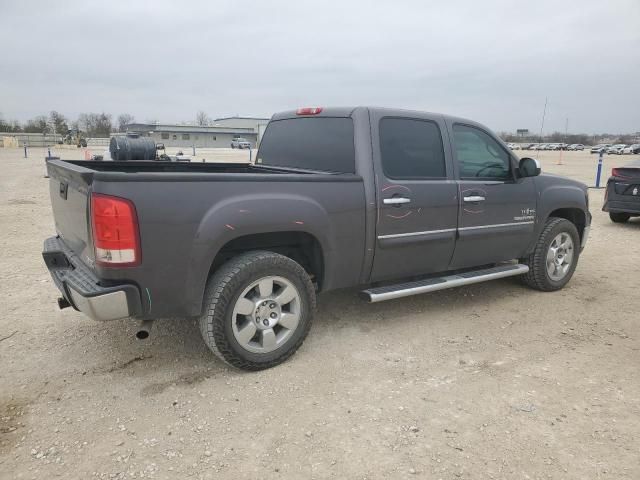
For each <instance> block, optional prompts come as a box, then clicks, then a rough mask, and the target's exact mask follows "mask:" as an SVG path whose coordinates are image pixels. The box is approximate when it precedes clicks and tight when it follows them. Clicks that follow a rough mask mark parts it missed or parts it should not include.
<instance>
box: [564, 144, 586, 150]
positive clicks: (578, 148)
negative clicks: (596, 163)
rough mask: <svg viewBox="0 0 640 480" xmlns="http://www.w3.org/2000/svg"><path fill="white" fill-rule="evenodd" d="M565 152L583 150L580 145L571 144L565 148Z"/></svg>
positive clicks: (582, 146)
mask: <svg viewBox="0 0 640 480" xmlns="http://www.w3.org/2000/svg"><path fill="white" fill-rule="evenodd" d="M567 150H572V151H577V150H580V151H582V150H584V145H583V144H581V143H573V144H571V145H569V146H568V147H567Z"/></svg>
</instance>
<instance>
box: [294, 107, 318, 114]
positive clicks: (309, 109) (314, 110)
mask: <svg viewBox="0 0 640 480" xmlns="http://www.w3.org/2000/svg"><path fill="white" fill-rule="evenodd" d="M320 112H322V107H304V108H299V109H298V110H296V115H317V114H319V113H320Z"/></svg>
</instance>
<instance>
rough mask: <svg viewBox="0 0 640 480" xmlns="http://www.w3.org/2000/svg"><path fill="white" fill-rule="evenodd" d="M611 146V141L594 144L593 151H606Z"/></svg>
mask: <svg viewBox="0 0 640 480" xmlns="http://www.w3.org/2000/svg"><path fill="white" fill-rule="evenodd" d="M610 146H611V144H610V143H601V144H600V145H594V146H593V147H591V153H600V152H606V151H607V148H609V147H610Z"/></svg>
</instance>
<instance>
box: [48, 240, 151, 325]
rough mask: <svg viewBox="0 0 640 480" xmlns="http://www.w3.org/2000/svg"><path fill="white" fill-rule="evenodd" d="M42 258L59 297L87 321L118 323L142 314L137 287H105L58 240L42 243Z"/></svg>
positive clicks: (62, 242)
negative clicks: (113, 321) (117, 321)
mask: <svg viewBox="0 0 640 480" xmlns="http://www.w3.org/2000/svg"><path fill="white" fill-rule="evenodd" d="M42 256H43V258H44V260H45V264H46V265H47V268H48V269H49V273H50V274H51V278H52V279H53V282H54V283H55V284H56V287H58V290H60V293H61V294H62V296H63V297H64V298H65V299H66V300H67V301H68V302H69V303H70V304H71V306H72V307H73V308H75V309H76V310H78V311H80V312H82V313H84V314H85V315H87V316H88V317H89V318H92V319H93V320H97V321H106V320H118V319H121V318H129V317H134V316H136V315H139V314H140V313H142V304H141V301H140V291H139V289H138V287H137V286H135V285H132V284H116V285H110V284H109V285H107V284H106V283H105V282H103V281H101V280H100V279H99V278H98V277H96V276H95V274H94V273H93V271H92V270H91V269H89V268H88V267H87V266H86V265H85V264H84V263H83V262H82V261H81V260H80V258H79V257H78V256H77V255H76V254H74V253H73V252H72V251H71V250H69V248H68V247H67V246H66V245H65V243H64V241H63V240H62V239H61V238H60V237H50V238H48V239H47V240H45V242H44V249H43V252H42Z"/></svg>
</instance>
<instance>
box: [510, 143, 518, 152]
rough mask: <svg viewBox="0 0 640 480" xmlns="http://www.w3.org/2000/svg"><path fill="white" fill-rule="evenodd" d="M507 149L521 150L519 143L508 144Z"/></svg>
mask: <svg viewBox="0 0 640 480" xmlns="http://www.w3.org/2000/svg"><path fill="white" fill-rule="evenodd" d="M507 147H509V150H520V145H518V144H517V143H507Z"/></svg>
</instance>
